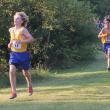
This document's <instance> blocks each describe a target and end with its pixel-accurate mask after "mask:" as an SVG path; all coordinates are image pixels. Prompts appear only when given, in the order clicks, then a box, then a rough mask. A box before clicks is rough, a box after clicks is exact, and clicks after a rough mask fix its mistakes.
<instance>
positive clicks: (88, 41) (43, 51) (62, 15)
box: [0, 0, 96, 68]
mask: <svg viewBox="0 0 110 110" xmlns="http://www.w3.org/2000/svg"><path fill="white" fill-rule="evenodd" d="M0 5H1V6H0V25H1V26H0V30H1V31H0V36H1V37H0V41H1V44H2V47H3V48H2V53H3V58H4V59H5V60H6V62H8V56H9V55H8V53H9V51H8V50H7V44H8V42H9V32H8V29H9V27H11V26H12V25H13V15H14V13H15V12H16V11H25V12H26V13H27V14H28V15H29V18H30V22H29V24H28V29H29V31H30V32H31V33H32V35H33V37H34V38H35V41H34V43H33V44H32V45H30V46H29V51H30V53H31V62H32V67H36V66H39V65H40V66H41V67H45V68H47V67H49V68H53V67H69V66H72V64H74V62H75V61H81V60H84V59H88V58H91V57H93V56H94V53H95V52H94V50H95V49H94V47H95V46H91V45H93V44H94V42H95V39H96V38H95V37H96V32H95V28H94V24H93V23H92V22H91V18H92V17H93V14H92V13H91V9H90V6H89V4H85V3H84V2H78V1H77V0H69V1H68V0H63V1H59V0H56V1H54V0H0ZM88 31H89V32H88ZM82 47H83V48H82ZM6 50H7V51H6ZM85 56H86V57H85ZM1 62H2V61H1Z"/></svg>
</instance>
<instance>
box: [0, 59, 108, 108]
mask: <svg viewBox="0 0 110 110" xmlns="http://www.w3.org/2000/svg"><path fill="white" fill-rule="evenodd" d="M96 65H97V67H96ZM77 69H78V68H77ZM78 70H79V71H75V69H73V70H67V71H65V72H60V73H59V72H54V73H48V74H46V78H45V79H44V80H42V81H41V82H40V81H39V82H38V83H34V84H33V86H34V94H33V95H32V96H28V93H27V91H26V89H27V88H26V85H23V86H17V93H18V96H17V98H16V99H14V100H9V96H10V88H4V89H1V90H0V93H1V94H0V99H1V100H0V110H12V109H14V110H21V109H22V110H24V109H26V110H30V109H33V110H67V109H68V110H109V109H110V72H107V71H106V70H105V63H104V59H103V60H102V61H101V60H100V59H99V60H97V61H96V62H94V63H91V64H90V65H87V66H86V67H85V66H82V67H81V68H80V67H79V69H78ZM97 105H98V106H97ZM13 107H14V108H13ZM16 107H17V108H16ZM105 107H106V109H105ZM36 108H37V109H36ZM73 108H74V109H73Z"/></svg>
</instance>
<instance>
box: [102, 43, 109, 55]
mask: <svg viewBox="0 0 110 110" xmlns="http://www.w3.org/2000/svg"><path fill="white" fill-rule="evenodd" d="M108 49H110V43H105V44H103V51H104V52H105V53H106V54H107V53H108Z"/></svg>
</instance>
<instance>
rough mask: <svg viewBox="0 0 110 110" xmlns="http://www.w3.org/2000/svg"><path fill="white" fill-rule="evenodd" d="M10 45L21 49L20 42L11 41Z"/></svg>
mask: <svg viewBox="0 0 110 110" xmlns="http://www.w3.org/2000/svg"><path fill="white" fill-rule="evenodd" d="M12 46H13V47H14V48H16V49H21V43H17V42H13V44H12Z"/></svg>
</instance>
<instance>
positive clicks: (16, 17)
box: [14, 14, 23, 26]
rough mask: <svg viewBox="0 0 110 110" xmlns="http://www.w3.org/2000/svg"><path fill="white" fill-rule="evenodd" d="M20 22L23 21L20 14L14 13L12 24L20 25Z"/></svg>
mask: <svg viewBox="0 0 110 110" xmlns="http://www.w3.org/2000/svg"><path fill="white" fill-rule="evenodd" d="M22 23H23V21H22V19H21V16H20V15H18V14H15V15H14V25H16V26H18V25H20V26H21V24H22Z"/></svg>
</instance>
